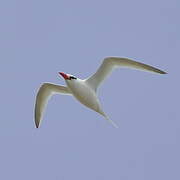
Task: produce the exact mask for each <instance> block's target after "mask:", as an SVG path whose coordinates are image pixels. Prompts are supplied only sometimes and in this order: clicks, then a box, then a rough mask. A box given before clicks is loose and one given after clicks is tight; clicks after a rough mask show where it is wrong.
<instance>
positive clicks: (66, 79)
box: [59, 72, 77, 81]
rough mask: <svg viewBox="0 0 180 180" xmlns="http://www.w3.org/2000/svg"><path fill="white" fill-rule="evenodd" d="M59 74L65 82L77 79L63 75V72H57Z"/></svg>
mask: <svg viewBox="0 0 180 180" xmlns="http://www.w3.org/2000/svg"><path fill="white" fill-rule="evenodd" d="M59 74H60V75H61V76H62V77H63V78H64V80H65V81H73V80H76V79H77V78H76V77H75V76H73V75H71V74H65V73H63V72H59Z"/></svg>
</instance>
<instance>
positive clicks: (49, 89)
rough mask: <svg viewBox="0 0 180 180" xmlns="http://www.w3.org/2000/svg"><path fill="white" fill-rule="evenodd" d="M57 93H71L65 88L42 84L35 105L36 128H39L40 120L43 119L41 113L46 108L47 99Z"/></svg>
mask: <svg viewBox="0 0 180 180" xmlns="http://www.w3.org/2000/svg"><path fill="white" fill-rule="evenodd" d="M57 93H61V94H67V95H71V92H70V91H69V90H68V88H67V87H65V86H59V85H54V84H50V83H44V84H43V85H42V86H41V87H40V89H39V91H38V93H37V96H36V104H35V124H36V128H38V127H39V124H40V122H41V119H42V118H43V112H44V110H45V108H46V105H47V103H48V100H49V98H50V97H51V95H53V94H57Z"/></svg>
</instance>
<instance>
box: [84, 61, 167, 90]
mask: <svg viewBox="0 0 180 180" xmlns="http://www.w3.org/2000/svg"><path fill="white" fill-rule="evenodd" d="M118 67H128V68H134V69H139V70H143V71H149V72H154V73H160V74H166V72H164V71H161V70H160V69H157V68H155V67H152V66H149V65H147V64H143V63H140V62H137V61H134V60H131V59H128V58H120V57H108V58H105V59H104V61H103V62H102V64H101V66H100V67H99V69H98V70H97V71H96V73H95V74H93V75H92V76H91V77H89V78H88V79H87V80H86V81H87V82H88V84H89V85H91V87H92V88H94V89H95V90H96V89H97V88H98V86H99V85H100V84H101V83H102V82H103V81H104V79H105V78H106V77H107V76H108V75H109V74H110V73H111V72H112V71H113V69H114V68H118Z"/></svg>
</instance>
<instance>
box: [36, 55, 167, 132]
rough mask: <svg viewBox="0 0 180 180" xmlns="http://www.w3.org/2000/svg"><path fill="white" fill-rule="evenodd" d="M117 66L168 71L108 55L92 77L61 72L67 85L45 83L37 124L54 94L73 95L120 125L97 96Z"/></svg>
mask: <svg viewBox="0 0 180 180" xmlns="http://www.w3.org/2000/svg"><path fill="white" fill-rule="evenodd" d="M117 67H128V68H135V69H139V70H144V71H150V72H155V73H160V74H166V72H164V71H161V70H160V69H157V68H154V67H152V66H149V65H146V64H143V63H140V62H137V61H133V60H130V59H128V58H118V57H108V58H105V59H104V60H103V62H102V64H101V66H100V67H99V69H98V70H97V71H96V73H94V74H93V75H92V76H91V77H89V78H87V79H83V80H82V79H79V78H77V77H75V76H73V75H70V74H65V73H63V72H60V73H59V74H60V75H61V76H62V77H63V78H64V79H65V82H66V85H67V86H62V85H55V84H50V83H44V84H43V85H42V86H41V87H40V89H39V91H38V93H37V97H36V105H35V124H36V127H37V128H38V127H39V124H40V122H41V119H42V118H43V112H44V110H45V108H46V105H47V102H48V100H49V98H50V97H51V95H53V94H57V93H59V94H65V95H73V96H74V97H75V98H76V99H77V100H78V101H80V102H81V103H82V104H83V105H85V106H87V107H88V108H90V109H92V110H94V111H96V112H98V113H100V114H101V115H102V116H104V117H105V119H106V120H108V121H109V122H111V123H112V125H113V126H114V127H118V126H117V125H116V124H115V123H114V122H113V121H112V120H110V119H109V118H108V117H107V115H106V114H105V113H104V111H103V110H102V108H101V104H100V101H99V99H98V96H97V93H96V92H97V88H98V87H99V85H100V84H101V83H102V82H103V81H104V80H105V78H106V77H107V76H109V75H110V73H111V72H112V70H113V69H115V68H117Z"/></svg>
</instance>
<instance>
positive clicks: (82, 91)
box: [69, 83, 99, 111]
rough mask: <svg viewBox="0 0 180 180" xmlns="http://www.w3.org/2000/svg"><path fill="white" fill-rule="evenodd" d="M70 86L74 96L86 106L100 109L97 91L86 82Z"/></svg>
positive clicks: (96, 109)
mask: <svg viewBox="0 0 180 180" xmlns="http://www.w3.org/2000/svg"><path fill="white" fill-rule="evenodd" d="M69 88H70V89H71V91H72V94H73V95H74V97H75V98H76V99H77V100H78V101H80V102H81V103H82V104H84V105H85V106H87V107H89V108H91V109H93V110H95V111H98V108H99V101H98V98H97V96H96V92H95V91H94V90H93V89H91V88H90V87H89V86H88V85H87V84H85V83H76V84H71V85H70V86H69Z"/></svg>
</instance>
